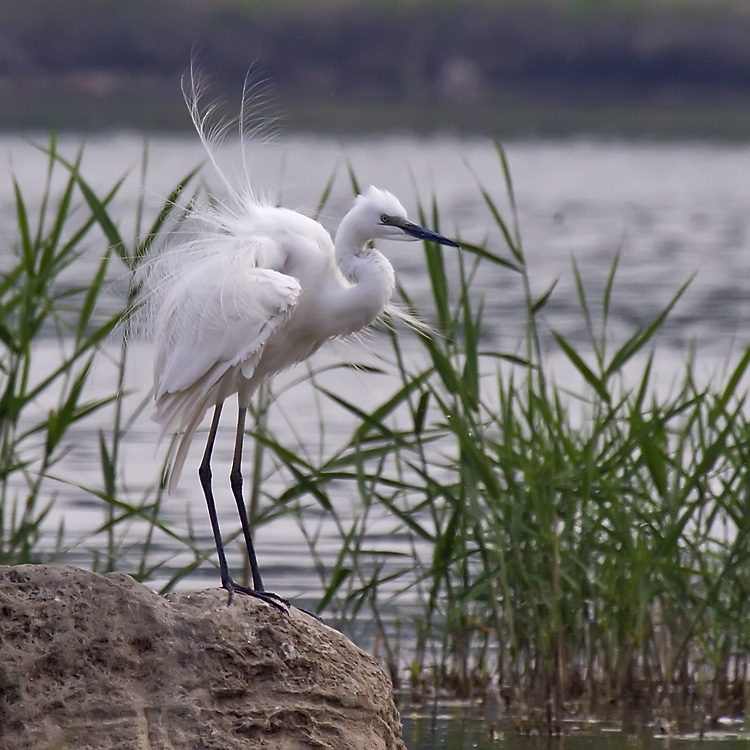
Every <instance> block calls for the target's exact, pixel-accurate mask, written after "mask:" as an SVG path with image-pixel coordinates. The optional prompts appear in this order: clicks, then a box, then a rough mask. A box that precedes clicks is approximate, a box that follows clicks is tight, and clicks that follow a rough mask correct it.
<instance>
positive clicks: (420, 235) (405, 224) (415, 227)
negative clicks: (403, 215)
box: [396, 219, 460, 247]
mask: <svg viewBox="0 0 750 750" xmlns="http://www.w3.org/2000/svg"><path fill="white" fill-rule="evenodd" d="M396 226H398V227H399V229H402V230H403V231H404V232H406V234H408V235H409V236H411V237H415V238H416V239H418V240H427V241H428V242H437V243H438V244H440V245H450V246H451V247H460V245H459V244H458V242H454V241H453V240H449V239H448V238H447V237H443V235H442V234H438V233H437V232H433V231H431V230H429V229H425V228H424V227H420V226H419V224H413V223H412V222H411V221H406V220H405V219H404V220H403V221H399V222H398V224H397V225H396Z"/></svg>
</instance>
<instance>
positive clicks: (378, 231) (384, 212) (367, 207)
mask: <svg viewBox="0 0 750 750" xmlns="http://www.w3.org/2000/svg"><path fill="white" fill-rule="evenodd" d="M355 212H356V214H357V219H358V224H359V228H360V230H361V231H362V232H363V233H367V234H368V236H369V237H370V238H371V239H384V240H398V241H402V242H413V241H416V240H428V241H430V242H437V243H439V244H441V245H451V246H452V247H458V246H459V245H458V243H457V242H454V241H453V240H450V239H448V238H447V237H443V235H442V234H438V233H437V232H433V231H431V230H429V229H425V228H424V227H421V226H419V224H414V223H413V222H411V221H409V220H408V219H407V218H406V209H405V208H404V207H403V206H402V205H401V203H400V201H399V200H398V198H396V196H395V195H393V193H389V192H388V191H387V190H379V189H378V188H376V187H372V186H371V187H369V188H367V190H365V191H364V193H362V194H361V195H358V196H357V198H356V200H355V203H354V209H353V211H352V213H355Z"/></svg>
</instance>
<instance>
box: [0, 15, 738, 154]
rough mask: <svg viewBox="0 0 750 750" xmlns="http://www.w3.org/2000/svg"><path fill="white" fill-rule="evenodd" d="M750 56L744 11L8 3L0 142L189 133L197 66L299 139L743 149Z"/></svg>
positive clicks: (231, 96) (218, 91) (0, 73)
mask: <svg viewBox="0 0 750 750" xmlns="http://www.w3.org/2000/svg"><path fill="white" fill-rule="evenodd" d="M748 39H750V4H746V3H742V2H733V1H732V0H716V1H715V2H712V3H708V2H701V1H700V0H679V1H678V0H662V2H659V3H653V2H651V3H649V2H645V1H643V0H611V2H595V1H594V0H568V1H564V0H529V2H525V3H523V2H518V0H497V1H496V2H490V1H489V0H464V2H460V1H459V0H440V1H439V2H438V1H437V0H432V1H430V0H412V1H411V2H409V3H394V2H389V1H388V0H327V1H326V2H325V3H303V2H300V0H278V1H277V2H274V3H268V2H260V0H240V1H236V2H235V1H231V0H189V1H186V0H160V1H159V2H147V0H129V2H127V3H116V2H114V0H69V1H68V2H66V3H64V4H62V3H59V2H57V1H56V0H37V1H36V2H35V3H33V4H27V5H23V7H21V6H19V5H18V4H15V3H12V2H11V1H10V0H0V129H3V130H6V131H7V130H19V129H20V130H25V129H40V128H41V129H46V130H49V129H52V128H56V129H59V130H76V131H93V130H98V129H102V128H104V129H113V128H122V127H125V128H128V127H132V128H137V129H145V130H147V131H149V130H152V131H170V130H184V129H186V128H187V127H188V126H189V122H188V118H187V117H186V116H185V111H184V106H183V104H182V99H181V94H180V86H179V81H180V77H181V75H182V74H183V73H184V72H185V70H186V69H187V67H188V65H189V62H190V60H191V58H193V57H197V58H198V60H199V61H200V63H201V66H202V68H203V69H204V70H205V71H206V73H207V74H208V75H209V76H210V79H211V88H210V96H211V97H213V96H214V95H219V96H221V97H222V98H223V99H225V100H226V101H227V103H228V105H229V106H230V107H231V111H235V112H236V110H237V104H238V102H239V99H240V96H241V88H242V83H243V81H244V79H245V75H246V74H247V71H248V69H249V68H250V67H251V66H253V65H255V66H256V67H257V69H258V70H260V71H262V75H264V76H266V77H267V78H268V79H269V80H270V81H272V84H273V88H274V91H275V96H276V99H277V100H278V103H279V105H280V106H279V109H280V111H281V112H283V113H284V115H285V116H284V118H283V120H282V123H283V124H285V125H286V127H288V128H290V129H292V130H300V129H302V130H311V131H319V132H326V133H337V132H340V133H342V134H344V133H346V134H350V133H357V132H364V131H367V132H392V131H394V130H399V129H403V130H410V131H412V132H419V133H436V132H444V131H448V132H452V133H467V134H474V135H489V136H492V137H500V138H506V137H509V136H518V135H521V136H523V135H529V136H536V135H538V136H559V135H568V134H573V133H586V134H591V135H602V136H614V137H656V138H659V137H667V138H671V137H685V138H722V139H745V138H747V135H748V133H750V45H749V44H748V43H747V40H748Z"/></svg>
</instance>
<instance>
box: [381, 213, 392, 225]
mask: <svg viewBox="0 0 750 750" xmlns="http://www.w3.org/2000/svg"><path fill="white" fill-rule="evenodd" d="M390 222H391V217H390V216H388V214H382V215H381V216H380V223H381V224H390Z"/></svg>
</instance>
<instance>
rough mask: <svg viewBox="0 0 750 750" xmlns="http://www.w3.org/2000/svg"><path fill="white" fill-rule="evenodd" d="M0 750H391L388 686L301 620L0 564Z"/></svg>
mask: <svg viewBox="0 0 750 750" xmlns="http://www.w3.org/2000/svg"><path fill="white" fill-rule="evenodd" d="M0 748H2V749H3V750H5V749H6V748H7V749H8V750H11V748H12V750H27V749H28V750H31V749H32V748H33V750H64V749H67V748H70V749H71V750H104V749H105V748H106V750H182V749H183V748H184V749H185V750H188V749H189V750H214V749H215V750H219V749H220V750H234V749H235V748H273V749H274V750H302V749H303V748H321V749H322V748H332V749H335V750H344V749H345V750H359V749H361V750H380V749H381V748H382V749H383V750H385V749H386V748H387V749H389V750H404V744H403V742H402V740H401V725H400V722H399V717H398V712H397V711H396V708H395V706H394V703H393V697H392V692H391V686H390V683H389V681H388V679H387V677H386V676H385V674H384V673H383V671H382V670H381V669H380V667H379V666H378V664H377V662H376V661H375V660H374V659H373V658H372V657H371V656H369V655H368V654H366V653H365V652H363V651H361V650H360V649H359V648H357V647H356V646H355V645H354V644H352V643H351V641H349V640H348V639H347V638H346V637H344V636H343V635H341V634H340V633H338V632H337V631H336V630H333V629H332V628H330V627H327V626H326V625H324V624H323V623H321V622H319V621H317V620H316V619H314V618H313V617H311V616H309V615H307V614H305V613H303V612H300V611H299V610H296V609H291V610H290V611H289V613H288V614H285V613H282V612H279V611H278V610H277V609H276V608H274V607H272V606H269V605H268V604H265V603H263V602H260V601H257V600H255V599H252V598H249V597H245V596H241V595H237V596H235V598H234V601H233V602H232V604H231V605H230V606H227V594H226V592H225V591H223V590H209V591H195V592H190V593H176V594H170V595H168V596H166V597H162V596H159V595H158V594H156V593H155V592H153V591H152V590H150V589H148V588H146V587H145V586H143V585H141V584H139V583H136V582H135V581H134V580H133V579H132V578H130V577H128V576H126V575H122V574H119V573H113V574H109V575H99V574H95V573H90V572H87V571H84V570H80V569H78V568H73V567H64V566H47V565H21V566H0Z"/></svg>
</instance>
